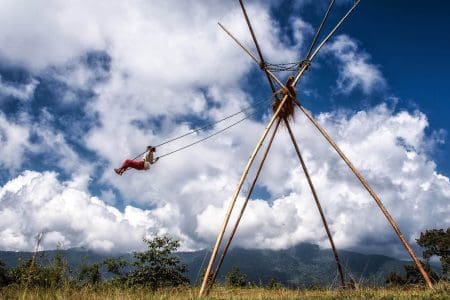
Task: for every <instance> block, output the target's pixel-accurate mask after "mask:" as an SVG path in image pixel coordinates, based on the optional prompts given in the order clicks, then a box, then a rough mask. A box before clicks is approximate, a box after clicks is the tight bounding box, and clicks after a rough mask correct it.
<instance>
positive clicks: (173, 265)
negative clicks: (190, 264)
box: [127, 236, 189, 290]
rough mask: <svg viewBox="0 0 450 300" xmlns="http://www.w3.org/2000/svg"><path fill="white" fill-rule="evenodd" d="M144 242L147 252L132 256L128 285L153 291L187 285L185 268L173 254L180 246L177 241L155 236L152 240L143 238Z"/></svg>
mask: <svg viewBox="0 0 450 300" xmlns="http://www.w3.org/2000/svg"><path fill="white" fill-rule="evenodd" d="M144 242H145V243H146V244H147V250H146V251H144V252H135V253H134V254H133V257H134V259H135V261H134V262H133V263H132V267H133V270H132V271H131V272H130V273H129V274H128V276H127V283H128V284H129V285H132V286H134V285H138V286H145V287H149V288H151V289H153V290H155V289H157V288H160V287H169V286H178V285H181V284H186V283H189V280H188V279H187V278H186V277H185V276H184V275H183V273H184V272H186V266H185V265H184V264H182V263H181V261H180V259H179V258H178V257H177V256H175V255H174V254H173V252H174V251H176V250H177V249H178V247H179V246H180V243H179V242H178V241H176V240H173V239H172V238H170V237H168V236H156V237H155V238H154V239H152V240H149V239H145V238H144Z"/></svg>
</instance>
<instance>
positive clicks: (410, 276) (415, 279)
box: [403, 261, 439, 284]
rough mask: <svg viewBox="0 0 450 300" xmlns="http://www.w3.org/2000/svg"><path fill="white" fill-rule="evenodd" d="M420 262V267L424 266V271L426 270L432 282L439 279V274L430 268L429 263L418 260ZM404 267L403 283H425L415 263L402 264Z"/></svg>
mask: <svg viewBox="0 0 450 300" xmlns="http://www.w3.org/2000/svg"><path fill="white" fill-rule="evenodd" d="M420 263H421V264H422V267H423V268H424V270H425V272H427V274H428V276H429V277H430V280H431V281H432V282H437V281H439V275H438V274H437V273H436V272H435V271H433V269H431V266H430V264H429V263H424V262H422V261H421V262H420ZM403 267H404V268H405V272H406V275H405V279H404V281H405V283H407V284H408V283H409V284H425V279H423V276H422V274H421V273H420V271H419V269H417V267H416V265H414V264H412V265H406V266H403Z"/></svg>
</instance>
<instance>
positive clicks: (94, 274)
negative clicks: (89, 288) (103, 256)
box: [78, 263, 102, 285]
mask: <svg viewBox="0 0 450 300" xmlns="http://www.w3.org/2000/svg"><path fill="white" fill-rule="evenodd" d="M101 281H102V274H101V273H100V264H99V263H94V264H91V265H88V264H82V265H81V266H80V271H79V272H78V282H80V283H81V284H90V285H95V284H97V283H100V282H101Z"/></svg>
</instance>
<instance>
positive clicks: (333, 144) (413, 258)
mask: <svg viewBox="0 0 450 300" xmlns="http://www.w3.org/2000/svg"><path fill="white" fill-rule="evenodd" d="M297 105H298V107H299V108H300V110H301V111H302V112H303V113H304V114H305V116H306V117H307V118H308V119H309V120H310V121H311V123H313V125H314V126H315V127H316V128H317V129H318V130H319V131H320V133H321V134H322V135H323V137H324V138H325V139H326V140H327V141H328V143H329V144H330V145H331V147H333V148H334V150H336V152H337V153H338V154H339V156H340V157H341V158H342V159H343V160H344V162H345V163H346V164H347V166H348V167H349V168H350V170H352V172H353V174H355V176H356V177H357V178H358V180H359V181H360V182H361V184H362V185H363V186H364V188H365V189H366V190H367V191H368V192H369V194H370V196H372V198H373V200H375V202H376V204H377V205H378V207H379V208H380V209H381V211H382V212H383V214H384V216H385V217H386V219H387V220H388V222H389V224H391V226H392V228H393V229H394V231H395V233H396V234H397V236H398V238H399V239H400V241H401V243H402V244H403V246H404V247H405V249H406V251H407V252H408V254H409V255H410V256H411V258H412V260H413V261H414V264H415V265H416V267H417V269H418V270H419V271H420V273H421V274H422V276H423V278H424V279H425V282H426V283H427V285H428V287H429V288H433V284H432V283H431V280H430V277H429V276H428V274H427V272H426V271H425V269H424V268H423V267H422V264H421V263H420V261H419V259H418V258H417V256H416V254H415V253H414V251H413V249H412V248H411V246H410V245H409V244H408V242H407V241H406V239H405V237H404V236H403V234H402V232H401V231H400V228H399V227H398V225H397V223H396V222H395V220H394V219H393V218H392V217H391V215H390V214H389V212H388V210H387V209H386V207H385V206H384V204H383V202H381V200H380V198H379V197H378V195H377V194H376V193H375V191H374V190H373V189H372V187H371V186H370V185H369V184H368V183H367V181H366V179H365V178H364V177H363V176H362V175H361V173H360V172H359V171H358V169H356V167H355V166H354V165H353V164H352V162H351V161H350V160H349V159H348V158H347V156H345V154H344V153H343V152H342V150H341V149H340V148H339V147H338V146H337V145H336V143H335V142H334V141H333V140H332V139H331V137H330V136H329V135H328V133H327V132H326V131H325V129H324V128H323V127H322V126H320V124H319V123H318V122H317V121H316V120H315V119H314V118H313V116H312V115H311V114H310V113H309V112H308V111H307V110H306V109H305V108H304V107H303V106H302V105H301V104H300V103H298V102H297Z"/></svg>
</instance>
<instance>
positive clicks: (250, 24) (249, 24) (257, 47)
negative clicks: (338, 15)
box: [239, 0, 334, 100]
mask: <svg viewBox="0 0 450 300" xmlns="http://www.w3.org/2000/svg"><path fill="white" fill-rule="evenodd" d="M333 1H334V0H333ZM239 4H240V5H241V9H242V12H243V14H244V18H245V21H246V22H247V27H248V29H249V30H250V34H251V35H252V39H253V42H254V43H255V46H256V51H257V52H258V55H259V59H260V63H259V65H260V67H261V69H262V70H263V71H264V74H266V77H267V80H268V81H269V85H270V88H271V89H272V92H273V93H275V92H276V90H275V86H274V84H273V81H272V78H271V77H270V74H269V72H268V70H267V69H266V68H265V66H266V62H265V61H264V56H263V54H262V51H261V48H260V47H259V43H258V40H257V39H256V35H255V32H254V31H253V27H252V23H251V22H250V19H249V18H248V15H247V10H246V9H245V6H244V2H243V1H242V0H239ZM275 98H276V99H277V100H279V99H278V96H277V95H275Z"/></svg>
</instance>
